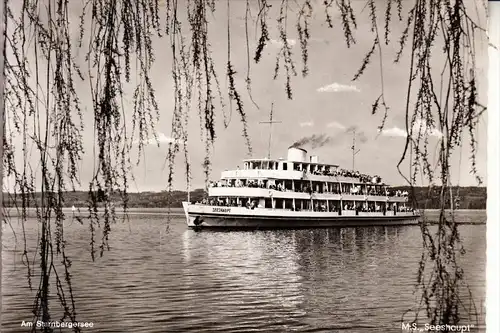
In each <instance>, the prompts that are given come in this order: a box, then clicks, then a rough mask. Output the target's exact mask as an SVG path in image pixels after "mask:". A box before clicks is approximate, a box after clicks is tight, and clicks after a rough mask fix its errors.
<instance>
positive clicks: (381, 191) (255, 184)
mask: <svg viewBox="0 0 500 333" xmlns="http://www.w3.org/2000/svg"><path fill="white" fill-rule="evenodd" d="M209 187H232V185H231V184H225V183H223V182H221V181H218V182H212V181H211V182H210V183H209ZM234 187H242V183H241V182H240V181H239V180H238V181H236V183H235V186H234ZM245 187H252V188H269V189H270V190H276V191H292V190H291V189H285V188H284V186H283V185H282V184H281V183H280V184H278V185H274V184H273V185H269V187H266V186H265V184H264V183H263V182H259V181H256V180H249V181H247V184H246V186H245ZM295 192H304V193H309V194H313V193H329V194H353V195H379V196H388V197H407V196H408V191H400V190H397V191H394V190H388V189H385V190H384V189H377V188H375V187H374V186H368V188H367V189H366V190H365V191H362V189H361V186H360V185H358V186H355V187H350V188H349V189H348V190H343V191H340V189H338V188H333V190H332V191H322V190H321V189H320V191H316V189H315V188H314V187H313V188H311V186H309V185H303V186H301V187H300V188H299V189H296V191H295Z"/></svg>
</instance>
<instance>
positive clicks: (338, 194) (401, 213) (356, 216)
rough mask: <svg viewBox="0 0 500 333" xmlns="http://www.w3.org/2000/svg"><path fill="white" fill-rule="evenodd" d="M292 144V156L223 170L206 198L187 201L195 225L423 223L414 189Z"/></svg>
mask: <svg viewBox="0 0 500 333" xmlns="http://www.w3.org/2000/svg"><path fill="white" fill-rule="evenodd" d="M307 157H308V156H307V151H306V150H305V149H303V148H298V147H290V148H289V149H288V157H287V159H286V160H285V159H281V158H280V159H277V160H275V159H270V158H263V159H247V160H244V161H243V169H239V168H238V169H236V170H228V171H223V172H222V174H221V178H220V180H219V181H217V182H211V183H210V184H209V188H208V197H207V198H206V199H204V200H202V201H201V202H196V203H190V202H183V208H184V212H185V215H186V220H187V224H188V226H189V227H192V228H231V229H233V228H234V229H238V228H254V229H255V228H258V229H269V228H276V229H282V228H313V227H336V226H338V227H343V226H368V225H403V224H417V223H418V218H419V216H420V215H419V213H418V212H417V211H415V210H414V209H412V208H410V207H409V206H407V203H408V193H407V192H401V191H394V190H391V188H390V187H389V186H388V185H387V184H385V183H383V182H382V179H381V178H380V177H378V176H369V175H365V174H361V173H359V172H358V171H348V170H344V169H340V168H339V166H338V165H332V164H325V163H320V162H319V159H318V157H317V156H310V157H309V160H308V158H307Z"/></svg>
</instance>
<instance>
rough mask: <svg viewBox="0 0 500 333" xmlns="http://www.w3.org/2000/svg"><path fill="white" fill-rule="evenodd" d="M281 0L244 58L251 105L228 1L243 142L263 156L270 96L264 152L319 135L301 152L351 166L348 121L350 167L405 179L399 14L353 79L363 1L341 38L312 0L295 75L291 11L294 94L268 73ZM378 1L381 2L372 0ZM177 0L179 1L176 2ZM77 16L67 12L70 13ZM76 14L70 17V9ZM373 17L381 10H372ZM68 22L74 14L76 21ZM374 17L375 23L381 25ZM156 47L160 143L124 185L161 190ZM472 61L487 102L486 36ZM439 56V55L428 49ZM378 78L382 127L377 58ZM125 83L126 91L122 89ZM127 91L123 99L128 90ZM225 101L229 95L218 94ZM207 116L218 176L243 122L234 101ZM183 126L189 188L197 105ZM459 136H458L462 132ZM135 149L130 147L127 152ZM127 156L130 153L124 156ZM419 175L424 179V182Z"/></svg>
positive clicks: (165, 105)
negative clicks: (319, 141) (381, 100)
mask: <svg viewBox="0 0 500 333" xmlns="http://www.w3.org/2000/svg"><path fill="white" fill-rule="evenodd" d="M251 3H252V15H253V16H255V15H256V9H257V8H256V4H254V3H253V2H251ZM279 3H280V1H274V0H273V1H270V4H272V8H271V9H270V20H269V25H270V35H271V36H270V37H271V39H272V40H271V41H270V43H268V45H267V46H266V48H265V49H264V54H263V59H262V60H261V62H260V63H259V64H255V63H254V62H252V64H251V78H252V97H253V99H254V101H255V102H256V103H257V105H258V106H259V109H258V108H257V107H255V106H254V105H253V103H252V102H251V100H250V98H249V95H248V93H247V92H246V88H245V77H246V70H247V67H246V66H247V54H246V43H245V29H244V15H245V1H231V2H230V4H231V15H230V28H231V58H232V61H233V66H234V67H235V70H236V71H237V74H236V82H235V83H236V87H237V88H238V89H239V91H240V92H241V94H242V97H243V104H244V108H245V112H246V115H247V121H248V129H249V136H250V141H251V144H252V148H253V155H252V157H255V158H263V157H265V156H267V154H268V143H269V141H268V140H269V133H270V132H269V131H270V126H269V125H266V124H261V123H260V122H262V121H267V120H268V118H269V112H270V109H271V104H274V111H273V113H274V119H275V120H276V121H280V123H277V124H275V125H273V127H272V138H273V140H272V143H271V156H272V157H273V158H280V157H283V158H286V156H287V148H288V147H289V146H290V145H292V144H293V143H294V142H295V141H297V140H299V139H301V138H303V137H306V136H310V135H314V134H315V135H321V134H324V135H326V136H329V137H330V138H331V140H330V141H329V143H328V144H326V145H324V146H323V147H321V148H318V149H314V150H313V149H310V148H309V147H307V146H306V147H305V148H306V149H308V153H309V154H314V155H318V156H319V159H320V162H324V163H331V164H337V165H340V167H342V168H346V169H350V168H351V167H352V151H351V145H352V133H351V132H349V131H348V130H349V129H352V128H356V133H357V148H358V149H359V153H358V154H357V155H356V161H355V168H356V169H357V170H359V171H361V172H362V173H367V174H377V175H379V176H381V177H382V179H383V181H384V182H386V183H389V184H393V185H404V184H406V183H405V180H404V178H403V177H401V176H400V175H399V173H398V171H397V169H396V165H397V163H398V161H399V159H400V157H401V154H402V152H403V148H404V144H405V139H406V131H405V103H406V100H405V96H406V89H407V82H408V75H409V74H408V73H409V54H408V51H406V52H405V53H404V55H403V57H402V60H401V62H400V63H399V64H395V63H394V59H395V54H396V52H397V42H396V41H397V39H398V38H399V33H400V32H401V31H402V29H403V23H401V22H399V21H397V20H395V21H393V22H394V23H393V26H392V30H393V34H392V35H391V40H392V43H391V44H390V45H388V46H385V45H384V46H383V53H382V59H380V57H379V56H378V54H375V55H374V58H373V60H372V63H371V64H370V65H369V66H368V68H367V69H366V71H365V73H364V75H363V76H361V78H360V79H359V80H357V81H353V80H352V78H353V76H354V74H355V73H356V72H357V70H358V68H359V67H360V65H361V63H362V61H363V58H364V56H365V54H366V53H367V52H368V51H369V49H370V48H371V45H372V43H373V34H372V33H371V32H370V21H369V17H368V11H367V9H366V8H364V7H363V4H364V2H362V1H359V2H358V1H354V2H353V3H354V10H355V12H356V14H357V15H358V29H357V31H355V39H356V42H357V43H356V44H355V45H354V46H352V47H351V48H347V47H346V43H345V40H344V36H343V31H342V27H341V22H340V16H339V13H338V11H337V10H336V8H335V7H333V9H332V14H333V24H334V26H333V28H328V26H327V24H326V21H325V15H324V10H323V7H318V3H322V1H313V8H314V11H313V17H312V20H311V27H310V31H311V40H310V43H309V75H308V76H307V77H305V78H303V77H302V76H301V75H300V71H301V69H302V64H301V54H300V52H301V51H300V44H299V41H298V39H297V34H296V29H295V23H296V20H295V15H296V14H294V15H291V17H292V18H291V19H290V23H289V28H288V31H289V35H288V39H289V44H290V45H292V52H293V59H294V60H295V61H296V66H297V71H298V74H299V75H298V76H296V77H293V78H292V91H293V100H288V99H287V96H286V94H285V79H284V74H283V71H281V73H280V75H279V76H278V78H277V79H276V80H274V79H273V76H274V66H275V58H276V54H277V52H279V49H280V47H281V43H280V42H279V41H278V39H279V34H278V31H277V28H276V20H275V18H277V14H278V7H279ZM377 3H379V4H381V7H380V10H381V11H383V10H384V7H383V6H382V5H383V3H384V1H377ZM405 4H408V2H406V3H405ZM226 6H227V4H226V2H225V1H222V2H218V4H217V8H216V12H215V14H214V15H211V14H210V17H211V19H210V21H209V34H210V36H211V37H210V38H211V39H210V43H211V46H212V52H213V57H214V59H215V61H216V70H217V71H218V73H219V77H220V78H221V88H222V90H223V91H224V92H225V91H227V85H228V82H227V80H225V79H224V73H225V65H226V61H227V30H226V29H227V18H226V13H227V12H226V10H227V8H226ZM181 7H182V6H181ZM73 14H75V15H76V12H75V13H73ZM75 17H76V16H75ZM380 17H383V15H382V14H381V15H380ZM75 22H78V21H77V20H75ZM382 26H383V25H382ZM72 31H73V35H74V36H75V39H76V37H77V34H78V30H77V26H74V27H72ZM249 31H250V36H249V37H250V52H251V57H253V54H254V52H255V47H256V45H257V42H256V41H257V39H258V36H256V35H255V29H254V26H252V27H251V28H250V29H249ZM153 47H154V50H155V53H156V62H155V64H154V67H153V70H152V83H153V86H154V88H155V89H156V92H157V99H158V104H159V108H160V118H159V123H158V124H157V126H156V129H157V131H158V132H157V135H158V139H159V142H158V143H157V142H155V141H154V140H150V141H151V142H149V144H148V145H147V146H146V149H145V151H144V156H143V157H142V158H141V162H140V163H139V165H136V166H134V168H133V173H134V178H135V180H134V182H133V183H132V185H131V188H130V191H134V192H135V191H162V190H165V189H166V187H167V175H168V170H167V168H165V160H166V158H167V153H168V143H169V142H171V141H172V139H171V135H172V133H171V122H172V113H173V93H174V91H173V80H172V77H171V71H170V68H171V56H170V52H171V51H170V48H169V43H168V40H167V39H159V40H155V43H154V44H153ZM476 48H477V53H476V57H477V62H478V84H479V97H480V99H481V100H482V101H483V104H484V105H486V91H487V85H486V73H487V42H486V41H485V39H484V38H479V37H478V39H477V42H476ZM77 58H78V59H79V61H83V52H81V53H78V54H77ZM437 58H438V59H439V56H437ZM379 63H381V64H382V73H383V78H384V87H385V89H384V91H385V99H386V102H387V104H388V106H389V107H390V110H389V113H388V117H387V119H386V122H385V127H384V131H382V132H379V130H378V126H379V125H380V124H381V121H382V117H383V113H382V112H381V111H379V112H378V113H377V114H375V115H372V114H371V109H372V104H373V103H374V101H375V99H376V98H377V97H378V96H379V95H380V78H381V76H380V65H379ZM79 91H81V94H82V97H81V100H82V103H83V104H84V109H87V111H86V115H85V116H84V119H85V120H86V121H87V124H86V130H85V136H84V147H85V149H86V151H87V154H86V155H85V156H84V158H83V161H82V163H81V168H80V178H81V181H82V185H83V186H82V187H83V188H84V189H86V188H87V186H86V184H87V183H88V181H89V180H90V179H91V177H92V168H89V167H88V166H89V165H92V163H93V157H92V154H91V152H92V145H93V143H94V139H95V138H94V137H93V132H92V125H91V123H90V122H89V121H90V120H91V117H92V114H91V112H90V110H91V107H92V106H91V100H90V95H89V90H88V83H86V82H82V83H79ZM130 91H131V90H130ZM127 98H130V99H131V95H129V96H128V97H126V99H127ZM225 102H226V104H228V100H227V94H226V101H225ZM216 112H217V115H216V129H217V132H216V134H217V139H216V141H215V144H214V147H213V151H212V153H211V155H210V157H211V161H212V175H211V178H212V179H217V178H218V177H219V176H220V172H221V171H223V170H225V169H234V168H236V167H237V166H242V160H243V159H245V158H248V155H247V149H246V146H245V140H244V138H243V136H242V129H243V127H242V124H241V121H240V120H239V115H238V114H237V112H236V110H235V109H233V110H232V112H230V111H229V110H228V109H226V110H225V112H226V115H227V116H228V117H229V119H230V123H229V126H228V127H227V128H224V126H223V118H224V115H223V111H222V110H221V109H220V108H218V109H217V111H216ZM125 115H126V121H127V122H128V125H127V126H129V125H130V117H129V118H127V116H129V115H131V104H130V103H125ZM486 128H487V118H486V115H484V116H483V118H482V119H481V121H480V123H479V126H478V129H477V139H478V152H477V168H478V171H479V174H480V176H481V177H483V179H484V180H485V181H486V148H487V147H486V141H487V140H486V139H487V133H486ZM188 130H189V140H188V143H189V159H190V162H191V165H192V177H193V178H192V184H191V188H192V189H194V188H202V187H204V174H203V167H202V162H203V158H204V149H205V148H204V143H203V142H202V140H201V138H200V124H199V121H198V115H197V110H196V109H194V108H193V110H191V111H190V124H189V125H188ZM439 134H440V133H439V131H437V130H435V131H431V132H430V133H429V135H430V143H431V147H436V148H437V144H438V142H439V138H440V136H439ZM464 142H465V141H464ZM133 153H134V154H135V153H136V151H134V152H133ZM434 155H435V153H434V152H431V161H432V162H433V163H435V158H434ZM469 156H470V153H469V148H468V144H464V147H463V149H461V150H459V151H458V152H457V153H456V154H455V155H454V156H453V159H452V171H451V174H452V182H453V184H459V185H462V186H474V185H477V183H476V180H475V177H474V176H472V175H471V174H470V162H469ZM133 160H135V158H133ZM408 171H409V166H408V163H403V172H405V173H406V174H407V175H408ZM175 172H176V173H175V177H174V188H175V189H180V190H183V189H185V188H186V183H185V177H184V165H183V163H182V160H181V159H178V160H177V163H176V166H175ZM424 184H425V182H424Z"/></svg>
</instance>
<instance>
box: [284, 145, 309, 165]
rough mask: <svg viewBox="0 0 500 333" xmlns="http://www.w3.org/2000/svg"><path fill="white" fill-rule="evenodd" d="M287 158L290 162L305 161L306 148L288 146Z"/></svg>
mask: <svg viewBox="0 0 500 333" xmlns="http://www.w3.org/2000/svg"><path fill="white" fill-rule="evenodd" d="M288 160H289V161H292V162H307V150H305V149H303V148H297V147H290V148H288Z"/></svg>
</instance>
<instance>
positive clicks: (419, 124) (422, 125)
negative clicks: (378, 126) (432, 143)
mask: <svg viewBox="0 0 500 333" xmlns="http://www.w3.org/2000/svg"><path fill="white" fill-rule="evenodd" d="M419 132H421V133H422V134H424V135H425V134H427V135H428V136H434V137H437V138H440V137H442V136H443V133H441V131H439V130H438V129H437V128H435V127H431V126H427V122H426V121H425V120H423V119H417V120H415V123H414V125H413V131H412V133H413V136H414V137H416V136H417V135H418V133H419ZM379 133H380V134H382V135H383V136H390V137H403V138H406V137H407V136H408V133H407V132H406V130H404V129H401V128H399V127H392V128H388V129H383V130H382V131H379Z"/></svg>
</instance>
